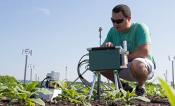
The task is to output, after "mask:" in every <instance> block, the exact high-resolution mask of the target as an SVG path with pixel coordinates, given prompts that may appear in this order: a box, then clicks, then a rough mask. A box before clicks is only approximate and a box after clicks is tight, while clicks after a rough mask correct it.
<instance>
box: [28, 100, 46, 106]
mask: <svg viewBox="0 0 175 106" xmlns="http://www.w3.org/2000/svg"><path fill="white" fill-rule="evenodd" d="M31 100H32V101H33V102H35V103H36V104H39V105H41V106H45V103H44V102H43V101H42V100H41V99H40V98H37V99H33V98H32V99H31Z"/></svg>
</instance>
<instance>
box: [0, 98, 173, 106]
mask: <svg viewBox="0 0 175 106" xmlns="http://www.w3.org/2000/svg"><path fill="white" fill-rule="evenodd" d="M148 98H149V99H150V100H151V102H149V103H146V102H144V101H141V100H133V101H131V102H130V106H170V104H169V102H168V99H167V98H161V97H156V96H155V97H154V96H153V97H148ZM10 105H11V106H23V105H21V104H17V103H15V104H10ZM91 105H92V106H126V103H125V102H123V101H115V102H108V103H107V102H105V101H99V100H96V101H92V102H91ZM0 106H9V103H8V102H7V101H1V102H0ZM46 106H81V105H76V104H72V103H70V102H66V101H61V102H57V103H46Z"/></svg>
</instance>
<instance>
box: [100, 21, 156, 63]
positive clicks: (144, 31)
mask: <svg viewBox="0 0 175 106" xmlns="http://www.w3.org/2000/svg"><path fill="white" fill-rule="evenodd" d="M150 35H151V34H150V31H149V28H148V27H147V26H146V25H145V24H140V23H132V25H131V27H130V29H129V31H128V32H118V31H117V30H116V29H115V28H114V27H112V28H111V29H110V31H109V32H108V35H107V37H106V39H105V41H104V43H106V42H112V43H113V44H114V45H115V46H122V44H123V41H124V40H126V41H127V49H128V51H129V52H130V53H132V52H133V51H135V50H136V49H137V48H138V47H139V46H141V45H143V44H151V38H150ZM104 43H103V44H104ZM149 59H150V60H152V61H153V57H152V56H151V55H150V56H149Z"/></svg>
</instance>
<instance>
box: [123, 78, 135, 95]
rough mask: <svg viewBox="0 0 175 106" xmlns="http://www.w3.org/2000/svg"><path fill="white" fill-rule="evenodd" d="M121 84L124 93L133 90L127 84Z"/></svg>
mask: <svg viewBox="0 0 175 106" xmlns="http://www.w3.org/2000/svg"><path fill="white" fill-rule="evenodd" d="M121 83H122V87H123V89H124V90H125V91H129V92H130V93H131V92H132V91H133V88H132V87H131V86H130V85H129V84H128V83H127V82H123V81H121Z"/></svg>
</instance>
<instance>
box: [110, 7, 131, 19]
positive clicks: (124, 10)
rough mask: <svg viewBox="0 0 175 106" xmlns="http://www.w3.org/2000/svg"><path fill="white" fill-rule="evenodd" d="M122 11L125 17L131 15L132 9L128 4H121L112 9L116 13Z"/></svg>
mask: <svg viewBox="0 0 175 106" xmlns="http://www.w3.org/2000/svg"><path fill="white" fill-rule="evenodd" d="M120 11H121V12H122V13H123V15H124V16H125V17H131V10H130V8H129V7H128V6H127V5H125V4H119V5H117V6H115V7H114V8H113V9H112V12H114V13H118V12H120Z"/></svg>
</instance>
